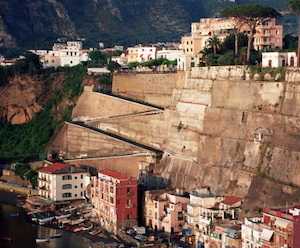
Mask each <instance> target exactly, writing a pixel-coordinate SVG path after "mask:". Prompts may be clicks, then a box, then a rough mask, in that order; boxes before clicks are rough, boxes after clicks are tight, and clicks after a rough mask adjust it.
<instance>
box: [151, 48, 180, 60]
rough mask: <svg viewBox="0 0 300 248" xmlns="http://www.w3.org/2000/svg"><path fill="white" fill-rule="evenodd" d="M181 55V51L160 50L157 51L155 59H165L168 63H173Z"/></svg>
mask: <svg viewBox="0 0 300 248" xmlns="http://www.w3.org/2000/svg"><path fill="white" fill-rule="evenodd" d="M181 55H182V50H166V49H162V50H160V51H157V53H156V58H158V59H159V58H165V59H168V60H170V61H173V60H175V59H177V58H179V57H180V56H181Z"/></svg>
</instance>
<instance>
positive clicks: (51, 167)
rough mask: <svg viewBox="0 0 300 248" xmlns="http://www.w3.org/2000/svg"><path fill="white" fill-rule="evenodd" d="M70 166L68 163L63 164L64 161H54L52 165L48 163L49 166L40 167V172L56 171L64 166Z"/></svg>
mask: <svg viewBox="0 0 300 248" xmlns="http://www.w3.org/2000/svg"><path fill="white" fill-rule="evenodd" d="M66 167H69V165H68V164H62V163H57V162H56V163H54V164H51V165H48V166H47V167H44V168H42V169H39V172H47V173H54V172H56V171H58V170H61V169H63V168H66Z"/></svg>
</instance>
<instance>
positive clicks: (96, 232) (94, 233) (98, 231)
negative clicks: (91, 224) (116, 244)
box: [90, 230, 101, 235]
mask: <svg viewBox="0 0 300 248" xmlns="http://www.w3.org/2000/svg"><path fill="white" fill-rule="evenodd" d="M100 232H101V230H97V231H95V232H93V233H90V234H91V235H96V234H98V233H100Z"/></svg>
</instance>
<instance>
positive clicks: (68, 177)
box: [62, 175, 72, 180]
mask: <svg viewBox="0 0 300 248" xmlns="http://www.w3.org/2000/svg"><path fill="white" fill-rule="evenodd" d="M62 180H72V176H70V175H68V176H63V177H62Z"/></svg>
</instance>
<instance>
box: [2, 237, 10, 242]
mask: <svg viewBox="0 0 300 248" xmlns="http://www.w3.org/2000/svg"><path fill="white" fill-rule="evenodd" d="M3 240H4V241H8V242H11V241H12V238H9V237H3Z"/></svg>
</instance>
